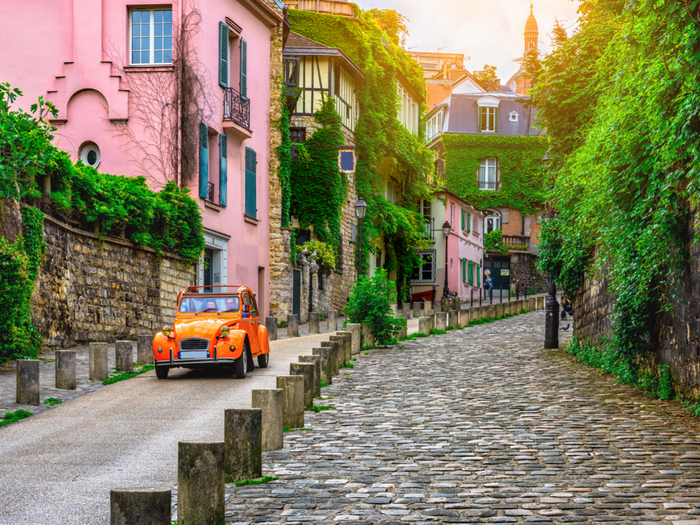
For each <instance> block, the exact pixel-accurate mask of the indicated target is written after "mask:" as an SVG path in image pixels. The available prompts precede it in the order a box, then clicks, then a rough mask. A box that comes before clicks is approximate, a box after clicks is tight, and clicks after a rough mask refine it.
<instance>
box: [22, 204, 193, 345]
mask: <svg viewBox="0 0 700 525" xmlns="http://www.w3.org/2000/svg"><path fill="white" fill-rule="evenodd" d="M44 240H45V241H46V257H45V258H44V261H43V263H42V265H41V268H40V270H39V275H38V277H37V282H36V285H35V292H34V297H33V299H32V312H33V314H34V323H35V324H36V326H37V328H38V330H39V332H40V333H41V334H42V335H43V336H44V339H45V344H46V345H47V346H59V347H64V348H65V347H70V346H74V345H76V344H79V343H82V342H84V341H107V342H111V341H116V340H118V339H133V338H135V337H136V336H138V335H153V334H154V333H155V332H156V331H158V330H159V329H160V328H161V327H162V326H163V325H167V324H172V322H173V319H174V317H175V306H176V299H177V294H178V292H180V291H181V290H182V289H183V288H185V287H187V286H189V285H191V284H192V282H193V280H194V273H193V270H192V268H191V267H190V266H189V265H186V264H184V263H183V262H182V261H181V260H179V259H178V258H174V257H162V258H161V257H159V256H158V254H156V252H155V251H154V250H151V249H149V248H145V247H143V246H138V245H135V244H133V243H131V242H130V241H127V240H124V239H117V238H110V237H106V238H100V237H99V236H98V235H94V234H91V233H87V232H83V231H80V230H76V229H73V228H71V227H69V226H67V225H65V224H63V223H61V222H59V221H57V220H56V219H53V218H51V217H46V219H45V221H44Z"/></svg>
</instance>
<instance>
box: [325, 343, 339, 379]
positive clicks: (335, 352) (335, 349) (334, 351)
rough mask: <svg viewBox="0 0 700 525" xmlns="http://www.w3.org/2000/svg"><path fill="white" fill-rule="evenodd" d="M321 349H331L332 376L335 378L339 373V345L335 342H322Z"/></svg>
mask: <svg viewBox="0 0 700 525" xmlns="http://www.w3.org/2000/svg"><path fill="white" fill-rule="evenodd" d="M321 348H330V349H331V362H332V365H333V375H334V376H337V375H338V374H339V373H340V359H341V355H340V344H339V343H338V342H337V341H322V342H321Z"/></svg>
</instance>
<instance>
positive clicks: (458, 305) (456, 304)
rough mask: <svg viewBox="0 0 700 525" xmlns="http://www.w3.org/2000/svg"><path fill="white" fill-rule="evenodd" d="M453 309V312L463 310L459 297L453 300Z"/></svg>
mask: <svg viewBox="0 0 700 525" xmlns="http://www.w3.org/2000/svg"><path fill="white" fill-rule="evenodd" d="M452 309H453V310H461V309H462V300H461V299H460V298H459V297H453V298H452Z"/></svg>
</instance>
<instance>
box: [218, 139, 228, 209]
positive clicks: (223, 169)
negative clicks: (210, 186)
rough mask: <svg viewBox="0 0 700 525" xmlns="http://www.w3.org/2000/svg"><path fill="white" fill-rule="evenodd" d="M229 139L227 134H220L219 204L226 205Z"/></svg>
mask: <svg viewBox="0 0 700 525" xmlns="http://www.w3.org/2000/svg"><path fill="white" fill-rule="evenodd" d="M227 157H228V140H227V137H226V134H225V133H223V134H221V135H219V204H221V205H222V206H226V190H227V182H228V181H227V176H226V175H227V171H228V165H227V161H226V158H227Z"/></svg>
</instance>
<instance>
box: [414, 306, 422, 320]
mask: <svg viewBox="0 0 700 525" xmlns="http://www.w3.org/2000/svg"><path fill="white" fill-rule="evenodd" d="M420 307H421V304H420V303H413V317H414V318H415V319H418V318H419V317H420V314H421V311H420Z"/></svg>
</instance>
